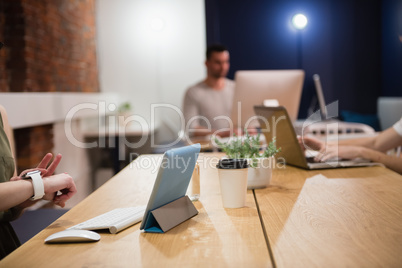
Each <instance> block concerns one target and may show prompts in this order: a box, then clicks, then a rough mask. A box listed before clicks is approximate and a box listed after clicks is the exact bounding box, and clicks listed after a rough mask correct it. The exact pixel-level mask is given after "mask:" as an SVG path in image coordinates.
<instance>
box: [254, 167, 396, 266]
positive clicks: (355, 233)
mask: <svg viewBox="0 0 402 268" xmlns="http://www.w3.org/2000/svg"><path fill="white" fill-rule="evenodd" d="M320 175H324V176H325V177H323V176H320ZM306 178H308V179H306ZM255 195H256V199H257V202H258V206H259V208H260V210H261V214H262V218H263V223H264V227H265V229H266V232H267V234H268V238H269V247H270V250H271V251H272V253H273V260H274V264H275V265H276V266H277V267H402V176H401V175H399V174H397V173H394V172H392V171H390V170H388V169H386V168H383V167H367V168H345V169H330V170H321V171H305V170H302V169H298V168H293V167H286V169H276V170H275V171H274V176H273V179H272V181H271V186H270V187H268V188H265V189H261V190H255Z"/></svg>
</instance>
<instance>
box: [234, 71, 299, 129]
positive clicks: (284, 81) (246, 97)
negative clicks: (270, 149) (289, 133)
mask: <svg viewBox="0 0 402 268" xmlns="http://www.w3.org/2000/svg"><path fill="white" fill-rule="evenodd" d="M303 81H304V71H303V70H258V71H237V72H236V74H235V82H236V86H235V93H234V97H233V108H232V115H231V119H232V121H233V124H234V127H241V128H244V127H246V125H247V127H257V126H258V120H256V117H255V113H254V110H253V107H254V106H255V105H262V104H263V103H264V100H268V99H274V100H277V101H278V103H279V105H281V106H284V107H285V108H286V110H287V111H288V114H289V116H290V119H291V120H292V121H295V120H296V119H297V114H298V112H299V105H300V98H301V92H302V87H303Z"/></svg>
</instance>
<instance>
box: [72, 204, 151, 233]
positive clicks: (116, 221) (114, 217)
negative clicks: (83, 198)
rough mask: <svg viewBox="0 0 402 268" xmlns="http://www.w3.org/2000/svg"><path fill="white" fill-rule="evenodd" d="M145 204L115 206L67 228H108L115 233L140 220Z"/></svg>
mask: <svg viewBox="0 0 402 268" xmlns="http://www.w3.org/2000/svg"><path fill="white" fill-rule="evenodd" d="M144 213H145V206H138V207H127V208H116V209H113V210H111V211H109V212H106V213H104V214H101V215H99V216H96V217H94V218H92V219H89V220H87V221H84V222H82V223H79V224H77V225H74V226H72V227H70V228H68V229H80V230H101V229H109V231H110V233H112V234H115V233H118V232H120V231H121V230H123V229H125V228H127V227H130V226H131V225H134V224H136V223H138V222H140V221H141V220H142V218H143V217H144Z"/></svg>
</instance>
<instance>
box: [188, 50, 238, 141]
mask: <svg viewBox="0 0 402 268" xmlns="http://www.w3.org/2000/svg"><path fill="white" fill-rule="evenodd" d="M229 58H230V57H229V51H228V50H227V48H226V47H224V46H222V45H211V46H209V47H208V48H207V52H206V60H205V66H206V68H207V77H206V78H205V79H204V80H203V81H201V82H199V83H197V84H195V85H193V86H191V87H190V88H188V89H187V91H186V94H185V97H184V101H183V113H184V117H185V121H186V130H187V131H188V135H189V136H191V137H196V136H207V135H210V134H216V135H219V136H229V135H230V134H231V131H230V127H231V124H230V114H231V111H232V101H233V94H234V87H235V83H234V81H232V80H230V79H228V78H226V75H227V73H228V71H229V67H230V61H229Z"/></svg>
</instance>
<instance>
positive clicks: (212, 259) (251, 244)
mask: <svg viewBox="0 0 402 268" xmlns="http://www.w3.org/2000/svg"><path fill="white" fill-rule="evenodd" d="M160 158H161V155H158V156H155V155H145V156H141V157H140V158H138V159H137V160H135V162H134V163H133V164H132V165H129V166H127V167H126V168H125V169H123V170H122V171H121V172H120V173H118V174H117V175H116V176H115V177H113V178H112V179H111V180H109V181H108V182H107V183H106V184H104V185H103V186H102V187H101V188H99V189H98V190H97V191H95V192H94V193H93V194H92V195H90V196H89V197H88V198H86V199H85V200H84V201H82V202H81V203H80V204H78V205H77V206H75V207H74V208H72V209H71V210H70V211H68V212H67V213H66V214H64V215H63V216H62V217H61V218H59V219H58V220H57V221H55V222H54V223H53V224H51V225H50V226H49V227H47V228H46V229H45V230H43V231H42V232H40V233H39V234H38V235H36V236H35V237H33V238H32V239H31V240H30V241H28V242H27V243H25V244H24V245H22V246H21V247H20V248H19V249H17V250H16V251H14V252H13V253H11V254H10V255H9V256H7V257H6V258H5V259H4V260H3V261H1V262H0V267H239V266H243V267H244V266H250V265H252V266H253V267H272V262H271V259H270V257H269V251H268V247H267V243H266V240H265V238H264V235H263V231H262V228H261V222H260V218H259V215H258V212H257V209H256V203H255V200H254V196H253V192H252V191H248V193H247V203H246V207H245V208H241V209H224V208H223V207H222V201H221V196H220V189H219V181H218V179H217V176H218V175H217V170H216V168H213V167H212V166H215V165H216V163H217V161H218V158H217V157H208V156H206V155H205V154H200V157H199V163H200V168H201V172H200V173H201V174H200V175H201V176H200V183H201V185H200V186H201V198H200V200H199V201H197V202H195V206H196V208H197V210H198V211H199V214H198V215H197V216H195V217H193V218H191V219H189V220H188V221H186V222H184V223H182V224H180V225H179V226H177V227H175V228H173V229H171V230H170V231H168V232H167V233H165V234H154V233H144V232H142V231H140V230H139V226H140V224H136V225H135V226H132V227H130V228H128V229H126V230H123V231H122V232H120V233H118V234H109V233H106V232H105V233H101V240H100V241H99V242H95V243H81V244H57V245H56V244H44V239H45V238H46V237H47V236H49V235H51V234H53V233H55V232H58V231H62V230H64V229H66V228H68V227H70V226H73V225H75V224H78V223H80V222H82V221H84V220H87V219H89V218H92V217H94V216H97V215H99V214H101V213H104V212H106V211H108V210H111V209H114V208H118V207H125V206H136V205H145V204H146V203H147V201H148V198H149V195H150V193H151V190H152V187H153V183H154V180H155V178H156V171H157V169H158V165H157V160H158V159H160ZM204 164H205V165H204Z"/></svg>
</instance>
